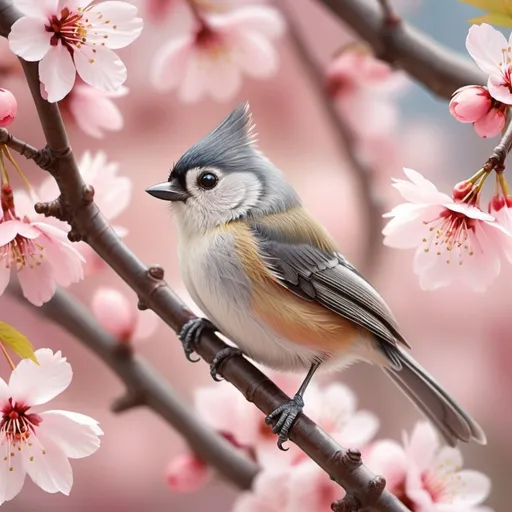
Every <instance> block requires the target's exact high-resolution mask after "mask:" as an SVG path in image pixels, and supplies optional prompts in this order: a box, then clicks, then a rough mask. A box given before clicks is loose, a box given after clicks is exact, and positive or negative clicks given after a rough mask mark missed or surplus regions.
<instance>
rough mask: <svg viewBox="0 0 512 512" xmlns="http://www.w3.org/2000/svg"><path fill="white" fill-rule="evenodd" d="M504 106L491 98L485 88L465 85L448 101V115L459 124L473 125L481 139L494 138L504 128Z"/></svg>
mask: <svg viewBox="0 0 512 512" xmlns="http://www.w3.org/2000/svg"><path fill="white" fill-rule="evenodd" d="M505 109H506V105H504V104H503V103H500V102H499V101H496V100H494V99H493V98H491V96H490V94H489V91H488V90H487V88H486V87H482V86H480V85H467V86H465V87H461V88H460V89H457V90H456V91H455V92H454V93H453V97H452V99H451V101H450V113H451V114H452V116H453V117H455V119H457V121H460V122H461V123H473V126H474V128H475V131H476V133H477V134H478V135H479V136H480V137H483V138H486V137H494V136H496V135H498V133H500V132H501V130H503V128H504V127H505Z"/></svg>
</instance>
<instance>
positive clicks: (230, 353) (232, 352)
mask: <svg viewBox="0 0 512 512" xmlns="http://www.w3.org/2000/svg"><path fill="white" fill-rule="evenodd" d="M242 355H243V352H242V351H241V350H239V349H238V348H234V347H226V348H223V349H222V350H221V351H220V352H219V353H218V354H217V355H216V356H215V357H214V358H213V361H212V363H211V364H210V375H211V376H212V379H213V380H214V381H216V382H220V381H221V380H223V379H219V378H217V374H218V371H219V369H220V367H221V365H222V364H223V363H224V361H226V360H227V359H231V358H232V357H235V356H242Z"/></svg>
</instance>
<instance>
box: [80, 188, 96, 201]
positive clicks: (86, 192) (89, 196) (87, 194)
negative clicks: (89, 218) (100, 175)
mask: <svg viewBox="0 0 512 512" xmlns="http://www.w3.org/2000/svg"><path fill="white" fill-rule="evenodd" d="M82 195H83V198H84V201H85V202H86V203H92V202H93V201H94V187H93V186H92V185H84V188H83V190H82Z"/></svg>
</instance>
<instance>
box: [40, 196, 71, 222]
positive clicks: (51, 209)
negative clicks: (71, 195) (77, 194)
mask: <svg viewBox="0 0 512 512" xmlns="http://www.w3.org/2000/svg"><path fill="white" fill-rule="evenodd" d="M34 210H35V211H36V213H39V214H41V215H44V216H45V217H55V218H56V219H59V220H62V221H67V220H68V219H67V215H66V213H65V212H64V208H63V205H62V201H61V198H60V196H59V197H58V198H57V199H54V200H53V201H48V202H46V203H36V204H35V205H34Z"/></svg>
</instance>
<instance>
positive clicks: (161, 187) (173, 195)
mask: <svg viewBox="0 0 512 512" xmlns="http://www.w3.org/2000/svg"><path fill="white" fill-rule="evenodd" d="M146 192H147V193H148V194H149V195H151V196H153V197H156V198H157V199H163V200H164V201H186V200H187V198H188V194H187V193H186V192H184V191H183V190H182V189H179V188H178V187H177V186H175V185H174V184H173V183H171V182H169V181H166V182H164V183H159V184H158V185H153V186H152V187H148V188H147V189H146Z"/></svg>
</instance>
